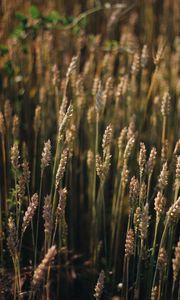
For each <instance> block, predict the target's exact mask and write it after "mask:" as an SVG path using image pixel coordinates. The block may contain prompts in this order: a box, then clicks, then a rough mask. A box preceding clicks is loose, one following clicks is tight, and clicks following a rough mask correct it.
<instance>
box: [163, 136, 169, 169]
mask: <svg viewBox="0 0 180 300" xmlns="http://www.w3.org/2000/svg"><path fill="white" fill-rule="evenodd" d="M168 145H169V142H168V140H165V141H164V144H163V145H162V149H161V162H162V163H163V164H164V163H165V162H166V161H167V160H168Z"/></svg>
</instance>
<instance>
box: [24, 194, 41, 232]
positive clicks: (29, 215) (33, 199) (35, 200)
mask: <svg viewBox="0 0 180 300" xmlns="http://www.w3.org/2000/svg"><path fill="white" fill-rule="evenodd" d="M37 206H38V194H37V193H36V194H34V195H33V196H32V197H31V201H30V203H29V206H28V208H27V210H26V212H25V215H24V217H23V224H22V232H25V230H26V228H27V227H28V225H29V223H30V222H31V220H32V218H33V216H34V214H35V211H36V208H37Z"/></svg>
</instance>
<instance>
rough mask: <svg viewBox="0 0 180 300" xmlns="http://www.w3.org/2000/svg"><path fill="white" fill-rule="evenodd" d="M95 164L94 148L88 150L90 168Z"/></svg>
mask: <svg viewBox="0 0 180 300" xmlns="http://www.w3.org/2000/svg"><path fill="white" fill-rule="evenodd" d="M93 164H94V153H93V151H92V150H88V152H87V165H88V168H89V169H90V168H91V167H93Z"/></svg>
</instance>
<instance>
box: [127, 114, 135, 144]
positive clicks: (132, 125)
mask: <svg viewBox="0 0 180 300" xmlns="http://www.w3.org/2000/svg"><path fill="white" fill-rule="evenodd" d="M135 130H136V116H135V115H133V116H132V117H131V120H130V123H129V126H128V131H127V140H128V141H129V140H130V139H131V138H134V139H135Z"/></svg>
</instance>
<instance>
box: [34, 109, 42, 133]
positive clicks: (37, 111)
mask: <svg viewBox="0 0 180 300" xmlns="http://www.w3.org/2000/svg"><path fill="white" fill-rule="evenodd" d="M33 125H34V131H35V133H36V134H37V133H38V132H39V130H40V128H41V107H40V106H37V107H36V109H35V115H34V124H33Z"/></svg>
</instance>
